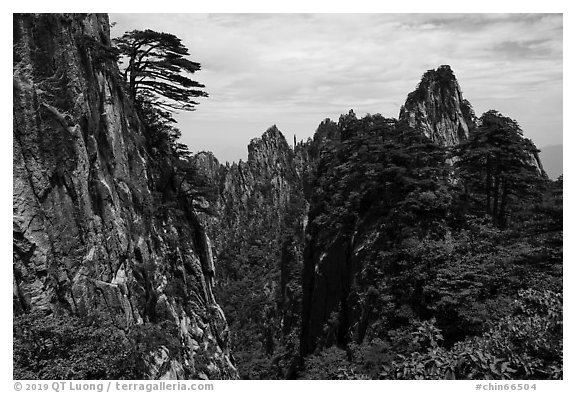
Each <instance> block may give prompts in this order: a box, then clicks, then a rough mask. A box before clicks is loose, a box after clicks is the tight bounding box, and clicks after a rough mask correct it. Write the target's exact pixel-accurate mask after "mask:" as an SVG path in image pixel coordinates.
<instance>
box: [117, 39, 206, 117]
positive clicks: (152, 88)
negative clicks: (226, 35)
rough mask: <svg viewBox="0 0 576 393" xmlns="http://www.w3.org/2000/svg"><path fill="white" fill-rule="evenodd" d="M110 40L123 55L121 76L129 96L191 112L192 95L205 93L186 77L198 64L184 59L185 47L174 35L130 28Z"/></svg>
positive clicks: (203, 94)
mask: <svg viewBox="0 0 576 393" xmlns="http://www.w3.org/2000/svg"><path fill="white" fill-rule="evenodd" d="M114 43H115V45H116V46H117V47H118V49H119V50H120V52H121V54H122V55H123V56H124V61H125V64H126V65H125V69H124V71H123V73H122V75H123V77H124V79H125V80H126V82H127V84H128V89H129V93H130V95H131V97H132V99H134V100H138V101H141V100H143V99H146V100H147V101H148V102H150V103H151V104H152V105H154V106H155V107H158V108H161V109H165V110H169V111H170V110H173V109H177V110H187V111H192V110H194V107H195V106H196V105H198V102H196V101H195V100H194V99H195V98H197V97H207V96H208V94H207V93H206V92H205V91H203V90H202V89H203V88H204V87H205V86H204V85H203V84H201V83H198V82H196V81H194V80H192V79H190V78H189V77H188V76H187V74H194V73H195V72H196V71H199V70H200V63H196V62H193V61H191V60H189V59H187V56H189V52H188V48H186V47H185V46H184V45H183V44H182V41H181V39H180V38H178V37H176V36H175V35H173V34H169V33H159V32H156V31H153V30H144V31H141V30H133V31H129V32H126V33H125V34H124V35H123V36H122V37H119V38H116V39H114Z"/></svg>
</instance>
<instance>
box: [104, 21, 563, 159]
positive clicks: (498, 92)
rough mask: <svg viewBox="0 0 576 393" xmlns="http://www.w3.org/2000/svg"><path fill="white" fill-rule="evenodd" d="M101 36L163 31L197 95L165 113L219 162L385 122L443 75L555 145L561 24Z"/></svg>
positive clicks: (279, 24)
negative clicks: (261, 147)
mask: <svg viewBox="0 0 576 393" xmlns="http://www.w3.org/2000/svg"><path fill="white" fill-rule="evenodd" d="M110 21H111V22H116V25H115V27H113V29H112V35H113V36H118V35H121V34H122V33H124V32H125V31H128V30H133V29H152V30H157V31H164V32H168V33H173V34H175V35H177V36H178V37H180V38H181V39H182V41H183V43H184V44H185V45H186V46H187V47H188V48H189V50H190V53H191V59H192V60H194V61H198V62H200V63H201V64H202V70H201V71H199V72H198V73H196V74H195V75H194V79H195V80H197V81H199V82H201V83H203V84H205V85H206V91H207V92H208V93H209V95H210V96H209V97H208V98H205V99H201V100H200V105H199V106H198V107H197V110H196V111H195V112H189V113H183V114H179V115H178V116H177V119H178V121H179V128H180V129H181V130H182V134H183V137H182V140H183V142H184V143H186V144H188V146H189V147H190V150H191V151H194V152H196V151H201V150H210V151H213V152H214V153H215V155H216V157H218V158H219V159H220V161H236V160H238V159H241V158H242V159H245V158H246V156H247V149H246V145H247V144H248V143H249V141H250V139H252V138H254V137H257V136H260V135H261V134H262V132H264V131H265V130H266V129H267V128H268V127H269V126H271V125H273V124H276V125H277V126H278V128H279V129H280V130H281V131H282V132H283V133H284V135H285V136H286V138H287V139H288V141H289V142H290V143H292V140H293V135H296V137H297V139H298V140H301V139H306V138H308V137H310V136H312V135H313V133H314V131H315V129H316V127H317V125H318V123H320V121H322V120H323V119H324V118H327V117H329V118H332V119H334V120H336V121H337V120H338V117H339V116H340V114H341V113H345V112H348V110H349V109H354V111H355V112H356V113H357V114H358V115H364V114H366V113H381V114H382V115H384V116H388V117H397V116H398V112H399V110H400V106H401V105H402V104H403V103H404V100H405V98H406V95H407V94H408V93H409V92H410V91H412V90H413V89H414V87H415V86H416V84H417V83H418V82H419V80H420V77H421V76H422V74H423V73H424V72H425V71H426V70H428V69H431V68H436V67H438V66H439V65H441V64H449V65H451V66H452V69H453V70H454V72H455V74H456V77H457V78H458V80H459V82H460V86H461V87H462V90H463V94H464V97H465V98H467V99H468V100H469V101H470V102H471V103H472V106H473V107H474V109H475V111H476V113H477V114H478V115H480V114H482V113H483V112H485V111H486V110H488V109H497V110H499V111H500V112H502V113H503V114H504V115H506V116H509V117H512V118H514V119H516V120H517V121H518V123H519V124H520V126H521V127H522V128H523V130H524V134H525V136H527V137H529V138H531V139H532V140H534V142H535V143H536V145H537V146H538V147H544V146H548V145H557V144H561V143H562V56H563V51H562V15H558V14H556V15H550V14H537V15H528V14H512V15H501V14H484V15H483V14H448V15H441V14H420V15H418V14H210V15H208V14H110Z"/></svg>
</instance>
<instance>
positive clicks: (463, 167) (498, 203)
mask: <svg viewBox="0 0 576 393" xmlns="http://www.w3.org/2000/svg"><path fill="white" fill-rule="evenodd" d="M522 135H523V133H522V129H521V128H520V126H519V125H518V123H517V122H516V121H515V120H512V119H510V118H508V117H505V116H503V115H501V114H500V113H498V112H497V111H494V110H491V111H488V112H486V113H485V114H483V115H482V117H481V118H480V126H479V127H478V129H477V130H475V131H474V132H472V133H471V134H470V138H469V139H468V140H465V141H463V142H462V143H460V144H459V145H458V146H456V147H455V149H454V156H455V157H456V158H457V162H456V164H455V166H456V168H457V171H458V174H459V176H460V178H461V179H462V180H463V184H464V187H465V197H466V198H467V199H468V200H469V203H470V206H471V207H472V209H473V210H476V212H477V213H479V212H481V211H483V212H484V213H485V214H486V215H488V216H490V217H492V219H493V221H494V223H496V224H497V225H499V226H505V225H506V223H507V220H508V216H509V215H510V213H511V211H512V208H513V206H514V205H518V204H520V203H522V202H526V201H528V200H530V199H532V198H534V197H535V196H537V195H539V187H538V186H539V184H540V181H541V180H542V177H541V176H540V174H539V173H538V168H537V166H536V165H535V164H534V154H535V152H536V151H537V150H536V148H535V147H534V145H533V144H532V142H531V141H530V140H528V139H525V138H524V137H523V136H522Z"/></svg>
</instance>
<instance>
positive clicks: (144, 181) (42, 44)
mask: <svg viewBox="0 0 576 393" xmlns="http://www.w3.org/2000/svg"><path fill="white" fill-rule="evenodd" d="M13 138H14V142H13V154H14V158H13V228H14V232H13V234H14V237H13V245H14V247H13V249H14V255H13V271H14V285H13V306H14V311H15V314H19V313H23V312H30V311H39V312H42V313H45V314H46V315H50V314H54V315H60V316H64V317H65V316H66V315H79V316H86V315H94V314H96V315H106V316H110V317H111V318H112V319H113V321H114V324H115V325H116V326H117V327H118V329H122V330H124V331H126V330H127V329H129V328H130V327H131V326H134V325H136V324H144V323H145V324H157V325H160V324H161V323H162V324H163V326H170V327H171V329H170V330H169V331H170V332H172V333H169V331H168V330H167V333H166V334H173V335H176V337H175V339H176V340H177V341H178V342H180V348H179V349H178V350H177V352H178V353H170V351H168V350H167V348H165V347H160V348H158V350H157V353H155V354H154V356H152V358H153V359H154V360H153V361H151V363H150V365H149V366H150V367H149V373H148V374H149V377H150V378H235V377H236V376H237V372H236V369H235V367H234V366H233V365H232V363H231V361H230V356H229V344H228V339H227V336H228V328H227V324H226V320H225V318H224V315H223V313H222V311H221V309H220V307H219V305H218V304H217V303H216V302H215V300H214V297H213V295H212V287H211V285H212V284H211V283H212V276H213V274H214V273H213V267H212V266H213V261H212V260H211V253H210V252H208V251H209V248H210V241H209V239H208V238H207V236H206V235H205V231H204V229H203V228H202V226H201V225H200V223H199V221H198V220H197V219H196V218H195V217H194V215H193V214H189V215H176V214H173V213H171V212H170V211H164V212H163V214H159V212H161V211H162V207H161V206H159V205H158V203H157V202H156V199H155V198H154V197H153V190H154V189H155V184H156V181H157V174H156V173H154V170H153V169H152V166H151V165H150V162H149V161H148V160H149V157H148V155H147V154H146V151H145V147H144V145H145V136H144V134H143V127H142V124H141V123H140V120H139V118H138V116H137V114H136V112H135V111H134V109H133V107H132V104H131V102H129V100H128V99H127V96H126V95H125V93H124V89H123V86H122V83H121V78H120V74H119V71H118V68H117V64H116V61H115V59H114V57H113V56H112V55H111V52H110V35H109V21H108V17H107V16H106V15H95V14H73V15H59V14H38V15H34V14H27V15H15V16H14V133H13Z"/></svg>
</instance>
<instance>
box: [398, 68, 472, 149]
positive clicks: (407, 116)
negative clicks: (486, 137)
mask: <svg viewBox="0 0 576 393" xmlns="http://www.w3.org/2000/svg"><path fill="white" fill-rule="evenodd" d="M399 120H400V121H406V122H408V125H410V127H412V128H415V129H417V130H420V131H422V133H424V135H426V136H427V137H428V138H430V139H431V140H433V141H434V142H436V143H438V144H439V145H442V146H453V145H456V144H458V143H459V142H460V141H461V140H463V139H466V138H468V135H469V134H470V130H471V129H473V128H474V127H475V123H476V117H475V116H474V112H473V110H472V107H471V106H470V103H469V102H468V101H467V100H465V99H464V98H463V97H462V91H461V90H460V85H459V84H458V81H457V80H456V77H455V76H454V73H453V72H452V69H451V68H450V66H447V65H444V66H440V67H439V68H438V69H437V70H430V71H428V72H426V73H425V74H424V75H423V76H422V80H421V81H420V83H419V84H418V87H417V88H416V90H415V91H413V92H412V93H410V94H409V95H408V98H407V99H406V103H405V104H404V106H403V107H402V109H401V110H400V117H399Z"/></svg>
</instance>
